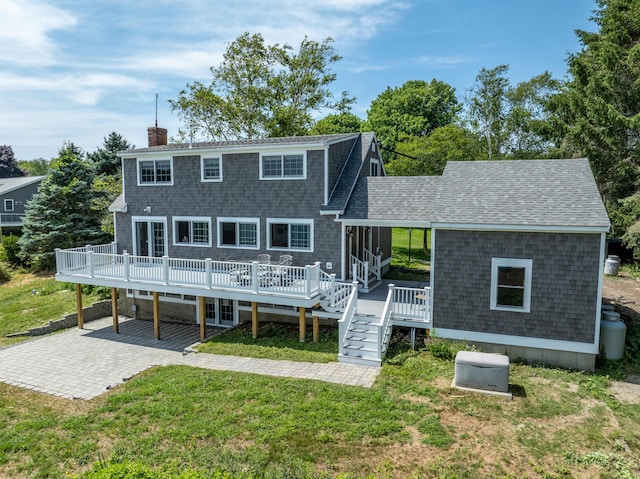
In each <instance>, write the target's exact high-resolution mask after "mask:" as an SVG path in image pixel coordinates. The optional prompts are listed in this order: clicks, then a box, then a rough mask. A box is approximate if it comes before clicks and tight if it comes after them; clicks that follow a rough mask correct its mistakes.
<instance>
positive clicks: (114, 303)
mask: <svg viewBox="0 0 640 479" xmlns="http://www.w3.org/2000/svg"><path fill="white" fill-rule="evenodd" d="M111 314H112V315H113V332H114V333H116V334H118V333H119V332H120V325H119V324H118V288H111Z"/></svg>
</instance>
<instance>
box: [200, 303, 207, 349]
mask: <svg viewBox="0 0 640 479" xmlns="http://www.w3.org/2000/svg"><path fill="white" fill-rule="evenodd" d="M198 299H199V301H200V341H204V340H205V339H206V338H207V324H206V321H207V318H206V316H207V315H206V310H205V307H206V298H205V297H204V296H200V298H198Z"/></svg>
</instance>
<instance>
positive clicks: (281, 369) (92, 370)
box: [0, 318, 380, 399]
mask: <svg viewBox="0 0 640 479" xmlns="http://www.w3.org/2000/svg"><path fill="white" fill-rule="evenodd" d="M160 330H161V337H162V339H161V340H160V341H158V340H156V339H155V338H154V335H153V323H151V322H149V321H138V320H133V319H127V318H121V319H120V333H119V334H116V333H114V332H113V329H112V320H111V318H104V319H100V320H97V321H92V322H89V323H85V328H84V329H77V328H72V329H69V330H66V331H64V332H62V333H58V334H52V335H49V336H43V337H41V338H38V339H33V340H30V341H26V342H24V343H19V344H16V345H14V346H10V347H7V348H4V349H2V350H0V382H4V383H7V384H12V385H15V386H20V387H24V388H28V389H33V390H35V391H40V392H43V393H46V394H52V395H55V396H60V397H64V398H69V399H92V398H94V397H96V396H99V395H100V394H103V393H105V392H107V391H108V390H109V389H111V388H113V387H115V386H117V385H119V384H122V383H123V382H125V381H126V380H127V379H129V378H131V377H133V376H135V375H136V374H138V373H140V372H142V371H144V370H146V369H148V368H150V367H152V366H165V365H171V364H176V365H189V366H194V367H201V368H208V369H215V370H225V371H239V372H246V373H254V374H264V375H270V376H279V377H291V378H299V379H316V380H320V381H327V382H333V383H338V384H349V385H354V386H364V387H371V385H372V384H373V382H374V381H375V379H376V377H377V375H378V372H379V371H380V368H376V367H371V366H359V365H353V364H343V363H338V362H335V363H328V364H316V363H304V362H294V361H277V360H270V359H255V358H242V357H236V356H221V355H213V354H204V353H188V352H187V351H189V350H190V349H189V347H190V346H191V345H193V344H195V343H197V342H198V341H199V335H200V330H199V327H198V326H188V325H175V324H164V323H163V324H161V328H160ZM185 350H186V351H185Z"/></svg>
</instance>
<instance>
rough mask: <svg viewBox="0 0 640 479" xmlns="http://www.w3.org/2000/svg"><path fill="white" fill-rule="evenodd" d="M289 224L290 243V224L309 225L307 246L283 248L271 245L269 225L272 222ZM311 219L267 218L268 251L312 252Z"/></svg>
mask: <svg viewBox="0 0 640 479" xmlns="http://www.w3.org/2000/svg"><path fill="white" fill-rule="evenodd" d="M280 223H282V224H287V225H289V239H288V241H289V244H291V225H307V226H309V248H292V247H291V246H289V247H288V248H284V247H282V246H271V225H272V224H280ZM313 249H314V244H313V220H311V219H304V218H267V250H270V251H299V252H302V253H313Z"/></svg>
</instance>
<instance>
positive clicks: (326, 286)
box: [320, 271, 354, 311]
mask: <svg viewBox="0 0 640 479" xmlns="http://www.w3.org/2000/svg"><path fill="white" fill-rule="evenodd" d="M353 287H354V286H353V283H343V282H340V281H336V275H335V274H327V273H325V272H324V271H320V289H321V290H322V292H323V294H324V296H325V298H326V304H323V307H325V309H327V310H329V311H344V310H345V309H346V307H347V302H348V301H349V295H350V294H351V289H352V288H353Z"/></svg>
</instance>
